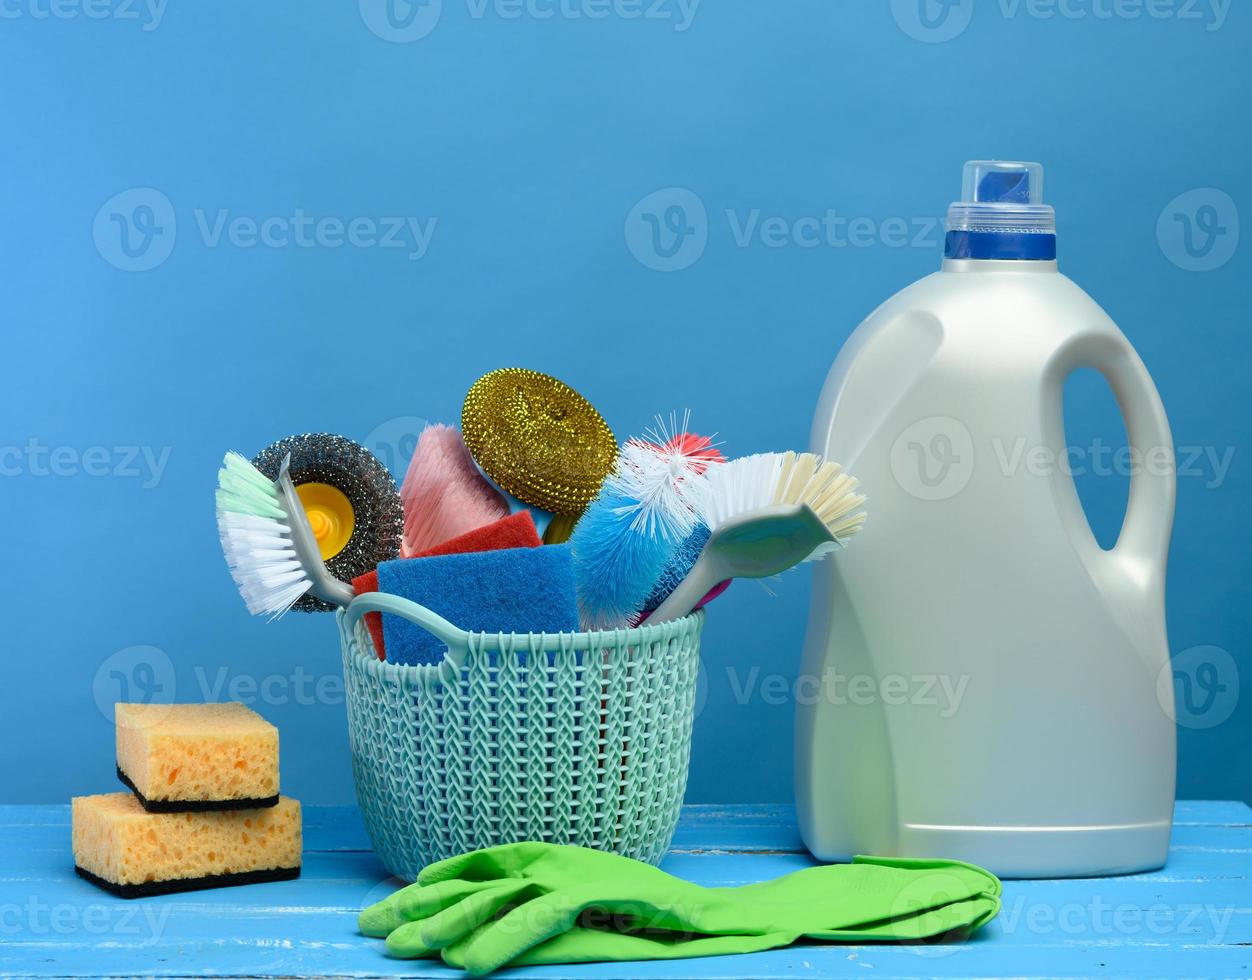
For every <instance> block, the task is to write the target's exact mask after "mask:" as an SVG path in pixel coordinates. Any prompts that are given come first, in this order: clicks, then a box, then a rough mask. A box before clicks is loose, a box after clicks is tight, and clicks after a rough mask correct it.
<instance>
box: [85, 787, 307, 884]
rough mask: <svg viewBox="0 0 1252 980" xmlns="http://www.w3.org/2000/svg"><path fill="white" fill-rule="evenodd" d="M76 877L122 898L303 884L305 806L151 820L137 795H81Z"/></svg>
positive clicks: (285, 803)
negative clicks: (278, 883) (296, 881)
mask: <svg viewBox="0 0 1252 980" xmlns="http://www.w3.org/2000/svg"><path fill="white" fill-rule="evenodd" d="M70 822H71V825H72V830H71V834H72V837H73V847H74V870H75V871H77V872H78V874H79V875H80V876H82V877H83V878H86V879H87V880H88V881H90V882H92V883H93V884H96V885H99V886H100V887H101V888H103V889H105V890H106V891H109V892H112V893H113V894H114V895H117V896H119V897H121V898H141V897H143V896H146V895H165V894H169V893H170V892H185V891H196V890H198V889H201V888H220V887H222V886H225V885H244V884H250V883H252V882H261V881H282V880H286V879H290V878H298V877H300V853H301V840H302V835H301V823H300V804H299V802H297V801H296V800H293V799H290V798H289V797H286V796H284V797H282V798H281V799H280V800H279V801H278V805H277V806H273V807H270V808H268V809H264V810H232V811H229V812H223V813H149V812H148V811H147V810H145V809H144V808H143V807H141V806H140V805H139V802H138V801H137V800H136V799H135V797H134V796H132V795H131V794H130V793H105V794H102V795H99V796H76V797H74V799H73V805H72V807H71V817H70Z"/></svg>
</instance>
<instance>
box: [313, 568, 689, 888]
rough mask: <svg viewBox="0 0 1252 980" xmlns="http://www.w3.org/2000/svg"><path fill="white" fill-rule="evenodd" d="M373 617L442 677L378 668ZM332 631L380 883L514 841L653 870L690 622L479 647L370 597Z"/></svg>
mask: <svg viewBox="0 0 1252 980" xmlns="http://www.w3.org/2000/svg"><path fill="white" fill-rule="evenodd" d="M372 611H384V612H389V613H395V614H397V615H400V616H404V617H405V618H407V619H409V620H411V621H412V622H414V623H416V624H417V625H419V626H421V627H422V628H423V629H426V630H429V631H430V632H431V633H433V634H434V635H435V636H437V637H438V638H439V639H440V640H442V641H443V642H444V643H445V644H446V645H447V647H448V651H447V655H446V658H445V659H444V661H443V663H441V664H436V665H426V666H405V665H400V664H390V663H384V662H382V661H380V660H379V659H378V656H377V654H376V653H375V652H374V646H373V642H372V641H371V639H370V636H369V633H368V631H367V630H366V629H365V626H364V624H363V623H362V622H361V617H362V616H364V614H365V613H366V612H372ZM337 620H338V623H339V630H340V639H341V641H342V648H343V668H344V679H345V689H346V694H347V712H348V734H349V739H350V742H351V747H352V772H353V776H354V777H355V781H356V795H357V801H358V802H359V803H360V807H361V813H362V815H363V816H364V820H365V828H366V831H367V832H368V833H369V837H370V841H371V842H372V843H373V845H374V850H375V851H376V852H377V854H378V856H379V858H380V859H381V860H382V862H383V864H384V865H385V866H386V867H387V869H388V870H389V871H391V872H392V874H395V875H398V876H399V877H401V878H405V879H408V880H412V879H413V878H415V877H416V875H417V872H418V871H420V870H421V869H422V867H424V866H425V865H426V864H429V863H430V862H432V861H438V860H441V859H442V858H446V857H451V856H453V855H456V854H462V853H464V852H466V851H472V850H476V849H477V848H481V847H490V846H492V845H495V844H505V843H512V842H516V841H522V840H535V841H551V842H553V843H558V844H579V845H582V846H585V847H593V848H597V849H599V850H603V851H613V852H615V853H618V854H624V855H627V856H628V857H632V858H637V859H638V860H641V861H648V862H650V863H652V864H656V863H658V862H659V861H660V860H661V857H662V856H663V855H664V854H665V852H666V850H667V849H668V848H669V843H670V839H671V837H672V836H673V834H674V827H675V825H676V824H677V822H678V815H679V810H680V808H681V806H682V797H683V792H684V790H685V789H686V785H687V763H688V760H689V758H690V755H691V724H692V707H693V704H694V700H695V686H696V674H697V669H698V666H699V653H700V632H701V629H702V627H703V625H704V615H703V614H702V613H696V614H694V615H691V616H688V617H686V618H684V619H680V620H676V621H674V622H669V623H661V624H658V625H655V626H651V625H645V626H642V627H640V628H638V629H629V630H626V629H623V630H616V631H611V632H601V633H557V634H541V633H514V634H495V635H492V634H484V633H467V632H465V631H464V630H461V629H458V628H457V627H455V626H453V625H452V624H451V623H449V622H448V621H447V620H445V619H443V618H441V617H440V616H438V615H436V614H435V613H433V612H431V611H430V610H429V609H426V608H425V607H423V606H420V605H418V604H417V603H414V602H409V601H408V600H405V599H401V598H399V597H397V596H392V595H386V594H384V593H377V592H374V593H368V594H366V595H362V596H359V597H357V598H356V599H355V600H353V602H352V603H351V604H350V605H349V606H348V608H347V609H344V610H340V611H339V613H338V614H337Z"/></svg>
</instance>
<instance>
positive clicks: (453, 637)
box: [344, 592, 470, 680]
mask: <svg viewBox="0 0 1252 980" xmlns="http://www.w3.org/2000/svg"><path fill="white" fill-rule="evenodd" d="M370 612H380V613H391V614H392V615H395V616H403V617H404V618H405V619H407V620H408V621H409V622H410V623H413V624H414V625H416V626H420V627H421V628H422V629H424V630H427V631H428V632H430V633H432V634H434V636H435V637H436V638H438V639H439V640H442V641H443V643H444V645H446V646H447V648H448V652H447V654H446V656H445V657H444V660H443V663H441V664H439V665H437V667H436V669H437V670H438V671H439V673H440V674H441V676H443V679H444V680H449V679H451V678H452V677H454V676H456V674H459V673H460V671H461V668H463V667H464V666H465V656H466V654H468V653H469V639H470V635H469V633H467V632H465V630H463V629H461V628H459V627H457V626H453V625H452V624H451V623H449V622H448V621H447V620H446V619H444V618H443V617H442V616H440V615H439V614H438V613H437V612H434V611H433V610H430V609H427V608H426V607H425V606H423V605H421V604H420V603H417V602H413V601H412V600H411V599H402V598H400V596H398V595H392V594H391V593H389V592H363V593H361V595H359V596H357V597H356V598H355V599H353V600H352V601H351V602H350V603H348V607H347V609H345V610H344V616H345V618H346V619H347V625H348V629H350V630H354V629H356V625H357V623H359V622H360V621H361V617H362V616H364V615H365V614H366V613H370ZM422 666H424V667H427V668H429V667H435V666H436V665H434V664H424V665H422Z"/></svg>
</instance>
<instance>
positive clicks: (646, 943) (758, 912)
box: [359, 842, 1000, 976]
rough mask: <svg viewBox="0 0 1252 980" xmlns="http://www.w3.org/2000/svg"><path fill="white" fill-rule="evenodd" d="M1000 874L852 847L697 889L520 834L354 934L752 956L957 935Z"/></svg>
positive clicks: (585, 957) (475, 962) (406, 950)
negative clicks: (800, 865) (812, 862)
mask: <svg viewBox="0 0 1252 980" xmlns="http://www.w3.org/2000/svg"><path fill="white" fill-rule="evenodd" d="M999 907H1000V882H999V880H998V879H996V878H995V876H994V875H992V874H990V873H989V872H987V871H984V870H983V869H981V868H977V867H974V866H972V865H968V864H963V863H961V862H957V861H942V860H918V859H907V858H871V857H859V858H856V859H855V860H854V862H853V863H852V864H838V865H824V866H819V867H813V868H805V869H803V870H801V871H796V872H793V873H792V874H789V875H785V876H783V877H781V878H777V879H775V880H773V881H767V882H762V883H760V884H754V885H743V886H740V887H736V888H705V887H702V886H699V885H694V884H692V883H690V882H687V881H683V880H682V879H679V878H675V877H674V876H672V875H670V874H667V873H666V872H664V871H661V870H659V869H657V868H654V867H652V866H651V865H648V864H644V863H642V862H639V861H634V860H632V859H630V858H625V857H621V856H619V855H614V854H606V853H603V852H600V851H594V850H590V849H587V848H581V847H570V846H565V845H558V844H543V843H534V842H525V843H520V844H506V845H502V846H499V847H492V848H487V849H485V850H481V851H474V852H471V853H469V854H464V855H461V856H459V857H455V858H450V859H449V860H447V861H441V862H438V863H436V864H432V865H429V866H428V867H426V868H425V869H423V871H422V872H421V874H420V875H419V876H418V880H417V882H416V883H415V884H413V885H410V886H409V887H408V888H404V889H401V890H400V891H398V892H396V893H395V894H394V895H392V896H390V897H389V898H387V899H384V900H383V901H382V902H379V903H377V904H375V905H372V906H370V907H369V908H367V909H366V910H365V911H363V912H362V913H361V915H360V918H359V926H360V929H361V931H362V932H363V933H365V934H366V935H370V936H376V937H384V936H385V937H386V940H387V951H388V952H389V953H390V954H391V955H393V956H397V957H401V958H416V957H431V956H440V955H441V956H442V957H443V959H444V960H445V962H447V963H449V964H451V965H453V966H458V967H461V968H463V969H465V970H466V971H468V972H469V973H472V974H474V975H476V976H481V975H484V974H487V973H491V972H492V971H494V970H497V969H499V968H501V967H503V966H523V965H534V964H548V963H583V962H595V961H622V960H653V959H680V958H685V957H693V956H716V955H723V954H728V953H749V952H757V951H760V950H765V949H773V948H776V947H780V946H786V945H789V944H790V943H793V942H795V941H796V940H798V939H801V938H804V937H807V938H811V939H822V940H843V941H849V942H853V941H855V942H864V941H887V940H903V941H918V940H924V939H933V938H935V937H950V936H960V935H965V934H968V933H970V932H972V931H973V930H975V929H977V928H979V927H980V926H982V925H983V924H984V923H986V922H988V921H990V920H991V919H992V918H994V917H995V915H996V913H997V912H998V911H999Z"/></svg>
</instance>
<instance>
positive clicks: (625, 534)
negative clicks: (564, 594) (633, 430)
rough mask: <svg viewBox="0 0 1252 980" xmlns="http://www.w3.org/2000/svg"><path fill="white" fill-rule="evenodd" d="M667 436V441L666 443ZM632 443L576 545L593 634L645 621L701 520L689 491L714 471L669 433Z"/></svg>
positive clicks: (584, 611)
mask: <svg viewBox="0 0 1252 980" xmlns="http://www.w3.org/2000/svg"><path fill="white" fill-rule="evenodd" d="M662 435H664V436H666V438H661V436H662ZM649 436H650V438H649V439H646V440H645V439H631V440H630V441H629V442H627V443H626V444H625V445H624V446H623V447H622V449H621V452H620V453H619V455H618V460H617V466H616V468H615V469H614V471H613V472H612V473H611V474H610V475H609V476H608V477H607V478H606V479H605V481H604V486H603V487H602V488H601V490H600V493H599V495H598V496H597V497H596V499H595V500H593V501H592V502H591V505H590V506H589V507H588V508H587V510H586V512H585V513H584V514H583V516H582V517H581V518H580V519H579V521H578V524H577V526H576V527H575V528H574V533H573V535H572V536H571V537H570V546H571V548H572V550H573V555H574V576H575V582H576V585H577V590H578V608H579V614H580V618H581V620H582V624H583V626H584V627H585V628H587V629H617V628H620V627H626V626H630V625H632V624H633V623H635V622H637V621H638V619H639V618H640V616H641V615H642V613H643V611H644V609H645V607H646V604H647V602H648V599H649V597H650V596H651V595H652V594H653V591H654V590H655V588H656V586H657V583H658V582H659V581H660V580H661V577H662V575H663V573H664V572H665V570H666V567H667V565H668V564H669V563H670V561H671V560H672V559H673V557H674V554H675V552H676V551H677V550H678V548H679V547H680V546H681V545H682V543H683V542H684V541H686V540H687V538H688V536H689V535H690V534H691V533H692V532H693V531H694V530H695V528H696V526H697V524H698V523H699V518H698V516H697V514H696V511H695V508H694V506H693V505H692V502H691V500H689V499H688V493H689V488H690V487H691V485H692V483H693V481H694V479H695V478H696V477H697V476H699V475H700V474H701V473H703V472H705V471H706V470H707V469H708V468H709V467H710V466H715V465H720V464H719V463H718V462H716V461H712V460H710V459H709V458H708V456H707V455H696V454H695V453H693V452H692V451H691V447H690V445H689V443H688V441H687V440H684V439H676V438H669V437H668V432H667V430H666V429H665V427H664V425H663V424H661V423H659V422H658V431H657V432H650V433H649Z"/></svg>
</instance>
